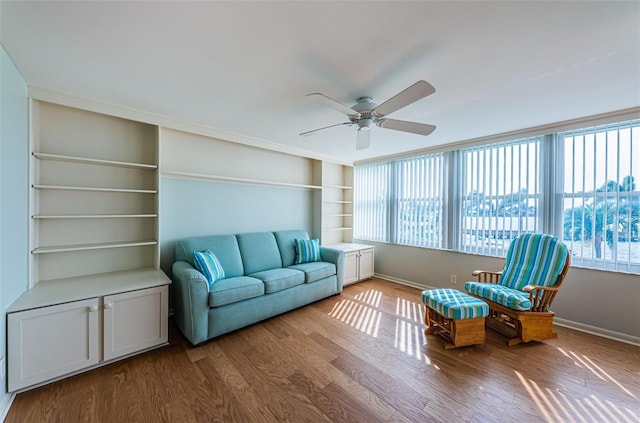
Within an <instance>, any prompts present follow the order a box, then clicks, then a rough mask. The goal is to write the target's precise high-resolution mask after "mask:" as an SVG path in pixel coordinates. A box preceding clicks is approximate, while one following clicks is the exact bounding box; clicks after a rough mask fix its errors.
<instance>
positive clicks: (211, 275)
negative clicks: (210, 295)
mask: <svg viewBox="0 0 640 423" xmlns="http://www.w3.org/2000/svg"><path fill="white" fill-rule="evenodd" d="M193 261H195V263H196V269H198V270H199V271H200V273H202V274H203V275H204V277H205V278H207V282H209V287H211V285H213V284H214V283H216V281H218V280H220V279H224V277H225V276H224V269H223V268H222V265H221V264H220V261H219V260H218V257H216V255H215V254H213V253H212V252H211V251H210V250H207V251H195V252H194V253H193Z"/></svg>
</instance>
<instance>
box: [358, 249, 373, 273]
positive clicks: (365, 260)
mask: <svg viewBox="0 0 640 423" xmlns="http://www.w3.org/2000/svg"><path fill="white" fill-rule="evenodd" d="M373 251H374V250H373V248H371V249H368V250H361V251H360V263H359V265H360V274H359V279H358V280H363V279H369V278H370V277H372V276H373Z"/></svg>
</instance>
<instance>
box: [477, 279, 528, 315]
mask: <svg viewBox="0 0 640 423" xmlns="http://www.w3.org/2000/svg"><path fill="white" fill-rule="evenodd" d="M464 290H465V291H467V292H468V293H470V294H474V295H477V296H479V297H482V298H486V299H487V300H489V301H493V302H494V303H498V304H500V305H503V306H505V307H509V308H510V309H513V310H519V311H524V310H529V309H531V301H529V294H527V293H526V292H522V291H518V290H517V289H512V288H507V287H506V286H503V285H498V284H495V283H483V282H465V284H464Z"/></svg>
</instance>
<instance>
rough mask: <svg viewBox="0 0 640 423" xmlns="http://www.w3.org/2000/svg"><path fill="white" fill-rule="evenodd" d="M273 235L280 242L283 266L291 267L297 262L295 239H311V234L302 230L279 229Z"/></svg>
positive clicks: (279, 247)
mask: <svg viewBox="0 0 640 423" xmlns="http://www.w3.org/2000/svg"><path fill="white" fill-rule="evenodd" d="M273 235H274V236H275V237H276V242H277V243H278V249H279V250H280V257H282V267H289V266H291V265H292V264H295V261H296V249H295V245H294V243H293V242H294V240H296V239H309V234H307V233H306V232H305V231H300V230H289V231H277V232H274V233H273Z"/></svg>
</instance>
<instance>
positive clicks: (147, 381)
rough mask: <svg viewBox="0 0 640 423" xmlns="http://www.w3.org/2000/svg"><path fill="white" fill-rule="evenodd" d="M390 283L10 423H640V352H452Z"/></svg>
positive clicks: (565, 340)
mask: <svg viewBox="0 0 640 423" xmlns="http://www.w3.org/2000/svg"><path fill="white" fill-rule="evenodd" d="M423 330H424V325H423V306H422V304H421V302H420V291H419V290H417V289H413V288H409V287H405V286H402V285H397V284H394V283H390V282H386V281H382V280H376V279H373V280H370V281H366V282H362V283H359V284H356V285H351V286H349V287H347V288H345V290H344V292H343V293H342V294H341V295H339V296H335V297H331V298H328V299H326V300H323V301H320V302H317V303H315V304H312V305H309V306H306V307H303V308H301V309H298V310H295V311H292V312H289V313H286V314H284V315H281V316H278V317H275V318H272V319H270V320H268V321H265V322H262V323H259V324H256V325H253V326H251V327H248V328H245V329H242V330H239V331H237V332H234V333H232V334H229V335H225V336H222V337H219V338H218V339H216V340H214V341H210V342H207V343H205V344H204V345H201V346H199V347H192V346H190V344H188V342H187V341H186V340H185V339H184V338H183V337H182V335H181V334H180V333H179V332H178V331H177V330H175V329H173V330H172V331H171V335H170V346H168V347H165V348H161V349H158V350H155V351H151V352H148V353H146V354H142V355H139V356H136V357H134V358H131V359H129V360H125V361H122V362H118V363H114V364H111V365H108V366H105V367H102V368H100V369H96V370H93V371H91V372H87V373H84V374H81V375H78V376H75V377H72V378H68V379H66V380H63V381H60V382H56V383H53V384H50V385H48V386H44V387H41V388H38V389H34V390H31V391H28V392H25V393H22V394H19V395H17V397H16V398H15V401H14V402H13V405H12V406H11V409H10V410H9V413H8V416H7V418H6V421H7V422H20V423H23V422H64V423H68V422H192V421H193V422H216V421H219V422H284V421H289V422H303V421H309V422H366V423H370V422H439V421H442V422H467V421H473V422H519V423H523V422H538V421H546V422H560V421H567V422H638V421H640V347H634V346H631V345H628V344H623V343H618V342H614V341H611V340H607V339H604V338H600V337H596V336H591V335H588V334H584V333H580V332H576V331H573V330H569V329H564V328H560V327H559V328H557V331H558V333H559V337H558V338H557V339H554V340H551V341H547V342H544V343H530V344H524V345H517V346H514V347H507V346H506V345H504V341H505V340H504V339H503V338H501V337H500V336H499V335H497V334H495V333H493V332H488V333H487V341H486V343H485V344H484V345H478V346H473V347H465V348H460V349H453V350H447V351H445V350H444V349H443V348H442V347H443V343H444V341H443V340H442V339H441V338H439V337H437V336H431V335H430V336H427V337H425V335H423Z"/></svg>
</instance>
